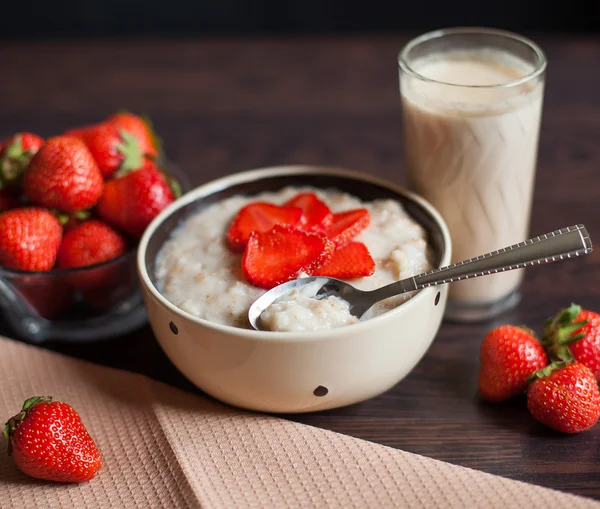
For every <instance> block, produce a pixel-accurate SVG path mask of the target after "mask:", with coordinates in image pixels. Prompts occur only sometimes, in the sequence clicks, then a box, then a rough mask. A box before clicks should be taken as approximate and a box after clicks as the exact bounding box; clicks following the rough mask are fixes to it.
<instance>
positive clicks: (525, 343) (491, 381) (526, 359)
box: [479, 325, 548, 403]
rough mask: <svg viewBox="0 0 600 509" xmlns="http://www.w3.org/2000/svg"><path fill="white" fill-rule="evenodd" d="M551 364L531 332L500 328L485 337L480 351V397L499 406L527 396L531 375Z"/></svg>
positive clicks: (515, 327)
mask: <svg viewBox="0 0 600 509" xmlns="http://www.w3.org/2000/svg"><path fill="white" fill-rule="evenodd" d="M547 364H548V356H547V355H546V352H545V351H544V348H543V347H542V345H541V344H540V342H539V341H538V340H537V339H536V338H535V336H534V335H533V333H532V332H530V331H529V330H527V329H525V328H522V327H517V326H514V325H501V326H499V327H496V328H494V329H492V330H491V331H490V332H488V334H487V335H486V336H485V338H484V340H483V342H482V344H481V350H480V370H479V393H480V394H481V397H482V398H483V399H485V400H487V401H491V402H494V403H498V402H501V401H505V400H507V399H510V398H513V397H515V396H518V395H519V394H524V393H525V391H526V390H527V382H528V378H529V376H530V375H531V374H532V373H535V372H536V371H537V370H539V369H542V368H543V367H545V366H546V365H547Z"/></svg>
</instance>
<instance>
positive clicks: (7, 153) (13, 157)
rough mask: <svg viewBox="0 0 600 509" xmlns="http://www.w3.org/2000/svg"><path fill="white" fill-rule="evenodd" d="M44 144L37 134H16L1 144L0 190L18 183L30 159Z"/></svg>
mask: <svg viewBox="0 0 600 509" xmlns="http://www.w3.org/2000/svg"><path fill="white" fill-rule="evenodd" d="M43 144H44V140H43V139H42V138H40V137H39V136H38V135H37V134H33V133H27V132H25V133H17V134H15V135H14V136H12V137H11V138H10V139H9V140H7V141H6V142H4V143H3V144H2V150H1V151H0V188H1V187H2V186H3V185H10V184H13V183H16V182H18V181H19V179H20V178H21V177H22V176H23V173H25V170H26V169H27V167H28V166H29V163H30V161H31V158H32V157H33V156H34V155H35V154H36V153H37V151H38V150H39V149H40V147H41V146H42V145H43Z"/></svg>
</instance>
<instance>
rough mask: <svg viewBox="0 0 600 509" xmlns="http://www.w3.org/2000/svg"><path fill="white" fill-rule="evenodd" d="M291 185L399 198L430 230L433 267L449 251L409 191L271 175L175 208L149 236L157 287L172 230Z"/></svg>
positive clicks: (345, 179) (148, 259)
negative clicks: (226, 203) (225, 203)
mask: <svg viewBox="0 0 600 509" xmlns="http://www.w3.org/2000/svg"><path fill="white" fill-rule="evenodd" d="M287 186H294V187H303V186H312V187H316V188H320V189H336V190H338V191H343V192H346V193H349V194H352V195H354V196H356V197H358V198H360V199H361V200H363V201H372V200H376V199H392V200H397V201H399V202H400V203H401V204H402V205H403V206H404V208H405V210H406V211H407V212H408V213H409V214H410V215H411V216H412V217H413V218H414V219H415V220H416V221H417V222H418V223H419V224H421V225H422V226H423V227H424V228H425V230H426V231H427V235H428V242H429V245H430V246H431V250H432V256H433V259H432V262H433V266H434V267H439V266H440V264H441V261H442V259H443V256H444V253H445V250H446V246H445V245H444V237H443V234H442V231H441V228H440V226H439V224H438V222H437V220H436V218H435V217H434V216H433V215H431V213H430V212H429V211H428V210H427V209H426V208H425V207H423V206H422V205H421V204H420V203H418V202H416V201H414V200H413V199H412V198H411V197H410V196H409V195H408V194H403V193H400V192H397V191H394V190H392V189H390V188H388V187H386V186H384V185H380V184H378V183H375V182H370V181H368V180H360V179H357V178H354V177H351V176H342V175H326V174H324V175H314V174H289V175H274V176H268V177H265V178H259V179H256V180H253V181H249V182H241V183H238V184H234V185H231V186H228V187H226V188H224V189H220V190H218V191H216V192H213V193H211V194H208V195H206V196H203V197H201V198H199V199H197V200H195V201H193V202H191V203H188V204H187V205H184V206H182V207H180V208H178V209H175V210H174V211H173V213H171V214H170V215H169V216H168V217H166V218H165V220H164V221H163V222H162V223H161V224H159V225H158V226H157V227H156V229H155V230H154V232H153V233H152V235H151V237H150V238H149V239H148V245H147V248H146V252H145V259H144V262H145V264H146V268H147V271H148V276H149V277H150V280H151V281H152V284H153V285H154V286H155V287H157V278H156V271H155V261H156V257H157V255H158V252H159V251H160V249H161V247H162V245H163V244H164V243H165V241H166V240H167V239H168V238H169V236H170V234H171V232H172V231H173V230H174V229H175V228H176V227H177V226H178V225H179V224H180V223H181V222H182V221H183V220H184V219H185V218H187V217H188V216H189V215H190V214H193V213H195V212H197V211H199V210H202V209H204V208H206V207H208V206H210V205H213V204H215V203H217V202H219V201H222V200H224V199H226V198H229V197H231V196H235V195H245V196H253V195H256V194H259V193H261V192H265V191H278V190H279V189H282V188H284V187H287Z"/></svg>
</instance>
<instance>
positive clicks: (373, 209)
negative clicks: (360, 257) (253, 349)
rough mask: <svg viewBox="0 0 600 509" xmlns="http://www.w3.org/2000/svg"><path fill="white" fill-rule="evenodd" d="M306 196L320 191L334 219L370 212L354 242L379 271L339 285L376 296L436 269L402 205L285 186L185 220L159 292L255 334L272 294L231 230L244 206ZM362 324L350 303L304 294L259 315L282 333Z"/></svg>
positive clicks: (168, 250)
mask: <svg viewBox="0 0 600 509" xmlns="http://www.w3.org/2000/svg"><path fill="white" fill-rule="evenodd" d="M300 192H308V193H314V194H315V195H316V196H317V197H318V198H319V199H320V200H321V201H322V202H323V203H325V204H326V205H327V206H328V207H329V208H330V210H331V212H332V213H334V214H338V213H340V212H345V211H349V210H352V209H358V208H364V209H366V210H368V212H369V215H370V222H369V225H368V226H367V227H366V228H365V229H364V230H362V231H361V232H360V233H358V235H356V237H355V238H353V239H352V240H353V241H355V242H360V243H363V244H364V245H365V246H366V247H367V248H368V252H369V253H370V255H371V257H372V259H373V262H374V271H373V273H372V275H370V276H367V277H359V278H352V279H345V278H340V279H344V280H346V281H348V282H349V283H351V284H353V285H354V286H356V287H357V288H360V289H363V290H373V289H375V288H379V287H381V286H384V285H386V284H389V283H392V282H394V281H397V280H399V279H403V278H406V277H410V276H413V275H416V274H419V273H421V272H425V271H427V270H430V269H431V268H432V265H431V258H430V253H429V248H428V245H427V240H426V233H425V230H424V229H423V227H422V226H421V225H419V224H418V223H417V222H415V220H414V219H412V218H411V217H410V216H409V214H408V213H407V212H406V211H405V210H404V209H403V207H402V205H401V204H400V203H398V202H397V201H394V200H388V199H379V200H374V201H371V202H363V201H361V200H359V199H358V198H356V197H354V196H351V195H350V194H347V193H343V192H341V191H338V190H334V189H327V190H320V189H315V188H308V187H303V188H296V187H286V188H284V189H282V190H280V191H277V192H264V193H261V194H258V195H255V196H251V197H247V196H241V195H240V196H233V197H231V198H227V199H225V200H223V201H221V202H219V203H217V204H214V205H211V206H209V207H206V208H204V209H202V210H199V211H198V212H196V213H193V214H191V215H190V216H189V217H188V218H186V219H185V220H184V221H183V222H182V224H181V225H179V227H178V228H177V229H176V230H175V231H174V232H173V234H172V235H171V237H170V238H169V240H168V241H167V242H166V243H165V245H164V246H163V247H162V249H161V250H160V252H159V254H158V258H157V263H156V275H157V285H158V290H159V291H160V292H161V293H162V294H163V295H164V296H165V297H166V298H167V299H168V300H169V301H170V302H172V303H173V304H174V305H176V306H177V307H179V308H181V309H182V310H184V311H187V312H188V313H190V314H192V315H195V316H197V317H199V318H203V319H205V320H208V321H211V322H215V323H219V324H223V325H230V326H234V327H241V328H250V324H249V322H248V317H247V315H248V309H249V308H250V306H251V304H252V303H253V302H254V301H255V300H256V299H257V298H258V297H260V296H261V295H262V294H263V293H265V291H266V290H265V289H264V288H260V287H257V286H254V285H252V284H250V283H249V282H248V281H247V279H246V278H245V276H244V272H243V270H242V262H241V260H242V254H241V253H240V252H236V251H235V250H232V249H231V248H230V246H229V245H228V243H227V239H226V234H227V231H228V229H229V227H230V224H231V223H232V221H233V219H234V217H236V214H237V213H238V212H239V211H240V209H242V208H243V207H244V206H246V205H248V204H250V203H253V202H257V201H260V202H269V203H273V204H277V205H282V204H284V203H286V202H287V201H288V200H290V199H291V198H292V197H294V196H295V195H297V194H298V193H300ZM302 275H303V274H299V275H298V277H301V276H302ZM411 296H412V294H406V295H401V296H398V297H394V298H391V299H387V300H386V301H383V302H381V303H379V304H377V305H376V306H375V307H373V308H372V309H371V310H370V312H369V313H368V314H367V315H365V317H364V318H363V319H368V318H370V317H372V316H376V315H379V314H382V313H384V312H386V311H388V310H390V309H391V308H393V307H396V306H398V305H399V304H401V303H402V302H404V301H405V300H407V299H409V298H410V297H411ZM356 321H357V319H356V318H355V317H353V316H352V315H350V313H349V311H348V305H347V303H345V302H344V301H342V300H340V299H337V298H328V299H322V300H315V299H312V298H311V295H310V294H307V293H306V292H303V293H302V294H297V295H288V296H286V298H285V299H283V300H280V301H277V302H275V303H274V304H273V305H272V306H270V308H269V309H268V310H267V311H265V312H264V313H263V315H262V316H261V323H262V325H263V326H265V327H266V328H268V329H269V330H278V331H299V330H317V329H323V328H334V327H341V326H344V325H348V324H352V323H355V322H356Z"/></svg>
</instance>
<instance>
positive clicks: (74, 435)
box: [4, 396, 102, 482]
mask: <svg viewBox="0 0 600 509" xmlns="http://www.w3.org/2000/svg"><path fill="white" fill-rule="evenodd" d="M4 436H5V438H6V439H7V440H9V454H12V457H13V459H14V462H15V465H16V466H17V468H18V469H19V470H21V471H22V472H23V473H25V474H27V475H29V476H31V477H36V478H38V479H44V480H46V481H57V482H85V481H89V480H90V479H92V478H93V477H94V476H95V475H96V473H97V472H98V471H99V470H100V469H101V468H102V457H101V456H100V451H98V448H97V447H96V444H95V443H94V440H93V439H92V437H91V436H90V435H89V433H88V431H87V429H86V428H85V426H84V424H83V422H82V421H81V417H79V414H78V413H77V412H76V411H75V410H74V409H73V407H71V406H70V405H68V404H67V403H62V402H59V401H52V398H50V397H37V396H36V397H33V398H29V399H28V400H26V401H25V403H23V408H22V410H21V412H19V413H18V414H17V415H15V416H14V417H12V418H11V419H9V421H8V422H7V423H6V426H5V428H4Z"/></svg>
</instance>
